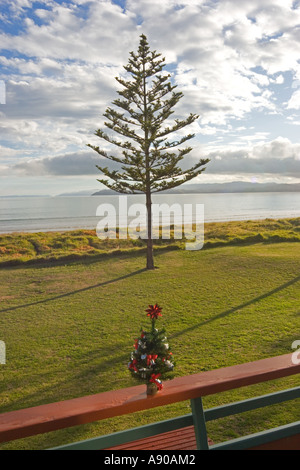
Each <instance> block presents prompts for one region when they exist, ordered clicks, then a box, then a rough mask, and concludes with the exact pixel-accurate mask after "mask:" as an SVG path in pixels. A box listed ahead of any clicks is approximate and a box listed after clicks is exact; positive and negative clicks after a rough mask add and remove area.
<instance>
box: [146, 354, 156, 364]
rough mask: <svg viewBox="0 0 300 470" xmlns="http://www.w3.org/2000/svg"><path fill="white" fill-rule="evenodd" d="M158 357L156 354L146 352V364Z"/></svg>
mask: <svg viewBox="0 0 300 470" xmlns="http://www.w3.org/2000/svg"><path fill="white" fill-rule="evenodd" d="M157 358H158V355H157V354H148V355H147V366H149V365H150V364H151V362H152V361H153V362H155V360H156V359H157Z"/></svg>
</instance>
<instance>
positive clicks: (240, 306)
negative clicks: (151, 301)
mask: <svg viewBox="0 0 300 470" xmlns="http://www.w3.org/2000/svg"><path fill="white" fill-rule="evenodd" d="M299 281H300V276H297V277H295V278H294V279H292V280H291V281H288V282H285V283H284V284H282V285H281V286H279V287H276V288H275V289H273V290H271V291H269V292H266V293H265V294H262V295H260V296H258V297H255V298H254V299H251V300H248V302H244V303H243V304H240V305H237V306H236V307H232V308H230V309H229V310H226V311H225V312H222V313H219V314H218V315H215V316H214V317H211V318H209V319H207V320H204V321H202V322H201V323H197V324H196V325H193V326H190V327H189V328H186V329H184V330H182V331H179V332H178V333H174V334H173V335H172V336H169V337H170V339H173V338H177V337H178V336H181V335H183V334H185V333H188V332H190V331H193V330H196V329H197V328H200V327H201V326H204V325H207V324H209V323H211V322H213V321H215V320H219V319H220V318H224V317H227V316H228V315H230V314H231V313H234V312H237V311H238V310H241V309H243V308H245V307H248V306H249V305H252V304H255V303H256V302H260V301H261V300H264V299H266V298H268V297H270V296H271V295H274V294H276V293H277V292H280V291H282V290H284V289H287V288H288V287H290V286H292V285H293V284H296V282H299Z"/></svg>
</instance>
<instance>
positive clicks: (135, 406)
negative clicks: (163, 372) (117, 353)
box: [0, 354, 300, 442]
mask: <svg viewBox="0 0 300 470" xmlns="http://www.w3.org/2000/svg"><path fill="white" fill-rule="evenodd" d="M299 373H300V364H294V363H293V362H292V355H291V354H287V355H284V356H278V357H272V358H268V359H262V360H258V361H255V362H250V363H246V364H239V365H235V366H230V367H225V368H222V369H217V370H212V371H207V372H202V373H199V374H194V375H190V376H185V377H178V378H175V379H173V380H171V381H167V382H165V383H164V388H163V390H162V391H160V392H158V393H157V395H155V396H153V397H149V396H147V395H146V386H144V385H138V386H135V387H130V388H126V389H121V390H113V391H108V392H104V393H99V394H96V395H91V396H85V397H81V398H74V399H71V400H66V401H60V402H57V403H51V404H47V405H40V406H36V407H33V408H27V409H22V410H17V411H12V412H8V413H3V414H1V415H0V442H6V441H10V440H15V439H19V438H24V437H28V436H33V435H36V434H41V433H46V432H49V431H55V430H58V429H62V428H67V427H71V426H78V425H80V424H84V423H91V422H94V421H98V420H102V419H106V418H111V417H115V416H120V415H124V414H128V413H134V412H137V411H141V410H147V409H150V408H154V407H158V406H163V405H169V404H171V403H175V402H180V401H184V400H191V399H196V398H198V397H204V396H207V395H212V394H216V393H219V392H224V391H228V390H232V389H236V388H239V387H244V386H248V385H253V384H257V383H262V382H266V381H269V380H274V379H279V378H283V377H287V376H291V375H295V374H299Z"/></svg>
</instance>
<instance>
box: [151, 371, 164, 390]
mask: <svg viewBox="0 0 300 470" xmlns="http://www.w3.org/2000/svg"><path fill="white" fill-rule="evenodd" d="M160 376H161V374H156V375H155V374H152V375H151V379H150V382H151V383H154V384H155V385H156V386H157V388H158V390H161V389H162V388H163V386H162V383H161V381H160V380H158V377H160Z"/></svg>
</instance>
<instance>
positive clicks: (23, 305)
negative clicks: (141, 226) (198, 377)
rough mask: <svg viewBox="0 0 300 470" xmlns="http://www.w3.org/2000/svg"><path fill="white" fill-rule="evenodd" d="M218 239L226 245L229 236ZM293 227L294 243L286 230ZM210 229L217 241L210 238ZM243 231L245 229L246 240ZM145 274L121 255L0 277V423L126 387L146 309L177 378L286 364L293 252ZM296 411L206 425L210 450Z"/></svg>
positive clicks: (172, 409) (212, 256) (214, 258)
mask: <svg viewBox="0 0 300 470" xmlns="http://www.w3.org/2000/svg"><path fill="white" fill-rule="evenodd" d="M266 223H267V224H268V225H269V226H270V224H271V222H266ZM272 223H273V222H272ZM276 223H277V222H276V221H274V232H277V230H278V227H277V228H276V227H275V225H276ZM287 223H288V224H289V225H288V227H289V230H290V225H292V224H291V222H287ZM251 224H252V223H251ZM253 224H254V223H253ZM259 224H263V222H260V223H259ZM261 226H262V225H261ZM227 227H228V235H227V237H228V238H229V236H231V235H232V232H233V225H231V226H230V224H229V225H227ZM293 227H294V228H295V233H297V230H296V229H297V227H298V225H293ZM211 228H212V230H213V232H214V234H215V235H217V233H218V229H219V226H218V225H217V224H211ZM223 228H224V226H223ZM236 229H237V234H236V236H237V237H243V236H244V233H245V226H244V227H242V224H241V226H240V231H241V232H240V233H239V231H238V227H237V226H236ZM255 230H256V229H255V224H254V225H252V226H251V227H250V224H249V232H251V233H252V232H253V233H254V232H255ZM266 232H268V230H266ZM269 235H270V236H271V234H270V230H269ZM30 236H31V235H30ZM222 237H223V238H222V240H224V239H225V234H224V231H223V232H222ZM155 262H156V265H157V267H158V269H156V270H154V271H146V270H144V266H145V255H144V254H143V253H139V252H133V253H131V254H130V255H129V254H121V255H118V256H112V257H109V256H107V257H103V258H100V259H97V258H96V257H95V258H86V259H85V258H83V259H81V260H77V261H75V262H72V263H71V262H68V263H54V264H53V263H50V262H48V263H44V264H39V265H35V266H31V265H20V266H16V267H6V268H2V269H0V285H1V291H0V301H1V303H0V313H1V315H0V339H1V340H3V341H5V343H6V348H7V363H6V365H2V366H0V379H1V381H0V407H1V408H0V409H1V412H6V411H12V410H17V409H21V408H26V407H31V406H36V405H39V404H43V403H50V402H55V401H60V400H66V399H70V398H74V397H80V396H84V395H89V394H93V393H99V392H102V391H106V390H111V389H119V388H123V387H128V386H131V385H134V384H135V382H134V381H133V378H132V377H131V376H130V374H129V372H128V370H127V363H128V359H129V355H130V352H131V350H132V348H133V341H134V338H135V337H136V335H137V334H138V332H139V331H140V327H141V326H147V325H148V319H147V318H146V314H145V312H144V311H145V308H146V307H147V306H148V304H150V303H153V302H158V303H159V304H160V305H161V306H162V307H163V318H162V319H161V320H160V325H161V326H165V328H166V330H167V336H168V339H169V341H170V344H171V346H172V351H173V353H174V357H175V360H176V371H175V372H176V374H175V375H177V376H183V375H187V374H192V373H197V372H201V371H206V370H212V369H216V368H220V367H224V366H230V365H234V364H239V363H245V362H248V361H252V360H258V359H262V358H266V357H273V356H277V355H280V354H287V353H289V352H291V351H292V350H291V345H292V343H293V341H295V340H299V339H300V331H299V327H300V311H299V294H300V273H299V265H300V250H299V244H298V243H296V242H293V243H291V242H288V241H286V243H256V244H250V245H247V244H246V245H243V246H231V245H227V246H226V245H225V246H222V247H215V248H212V247H211V248H210V249H207V250H205V249H204V250H200V251H193V252H188V251H185V250H176V251H174V250H173V251H172V250H170V251H158V252H156V256H155ZM297 384H298V380H297V377H290V378H287V379H282V380H279V381H272V382H270V383H265V384H262V385H257V386H251V387H248V388H245V389H244V388H242V389H238V390H235V391H233V392H226V393H222V394H219V395H215V396H211V397H206V398H205V399H204V405H205V407H211V406H216V405H218V404H222V403H227V402H230V401H236V400H240V399H244V398H247V397H250V396H253V395H258V394H265V393H269V392H270V393H271V392H273V391H276V390H280V389H282V388H289V387H292V386H296V385H297ZM297 406H298V405H297V404H295V403H294V402H290V403H287V404H283V405H276V406H272V407H271V408H266V409H263V410H259V411H254V412H249V413H246V414H244V415H240V416H235V417H231V418H226V419H222V420H219V421H217V422H213V423H209V424H208V431H209V435H210V437H211V438H212V439H213V440H214V441H215V442H219V441H221V440H224V439H227V438H232V437H237V436H239V435H241V434H244V433H250V432H255V431H260V430H263V429H265V428H266V427H268V426H280V425H282V424H285V423H288V422H292V421H296V420H298V419H299V408H297ZM189 412H190V407H189V403H186V402H184V403H179V404H175V405H169V406H167V407H165V408H164V411H163V419H167V418H168V417H172V416H178V415H181V414H185V413H189ZM161 416H162V413H161V412H160V411H159V410H156V409H154V410H150V411H146V412H142V413H136V414H134V415H130V416H123V417H119V418H114V419H112V420H105V421H103V422H98V423H91V424H88V425H83V426H80V427H75V428H71V429H67V430H61V431H57V432H53V433H49V434H45V435H42V436H35V437H31V438H27V439H21V440H19V441H15V442H13V443H7V444H3V445H2V446H1V448H2V449H43V448H49V447H53V446H57V445H61V444H63V443H68V442H72V441H76V440H81V439H87V438H90V437H95V436H97V435H100V434H105V433H110V432H113V431H117V430H121V429H126V428H129V427H134V426H139V425H141V424H145V423H148V422H154V421H157V420H160V419H162V418H161Z"/></svg>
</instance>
